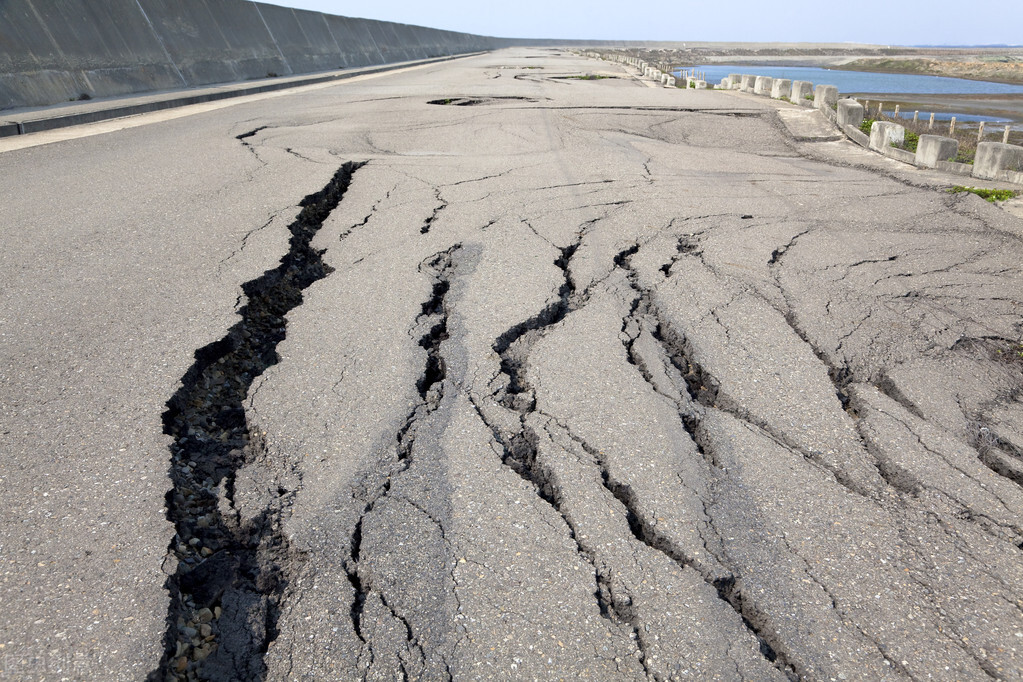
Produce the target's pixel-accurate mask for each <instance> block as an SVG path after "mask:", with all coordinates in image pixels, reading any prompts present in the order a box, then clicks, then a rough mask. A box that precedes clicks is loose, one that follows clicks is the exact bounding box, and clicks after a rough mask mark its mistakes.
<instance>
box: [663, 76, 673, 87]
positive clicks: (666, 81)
mask: <svg viewBox="0 0 1023 682" xmlns="http://www.w3.org/2000/svg"><path fill="white" fill-rule="evenodd" d="M664 87H666V88H673V87H675V77H674V76H665V77H664Z"/></svg>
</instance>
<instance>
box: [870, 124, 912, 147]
mask: <svg viewBox="0 0 1023 682" xmlns="http://www.w3.org/2000/svg"><path fill="white" fill-rule="evenodd" d="M905 139H906V129H905V128H903V127H902V126H900V125H899V124H898V123H892V122H891V121H874V122H873V123H872V124H871V126H870V148H871V149H873V150H874V151H878V152H879V151H882V150H884V149H885V148H886V147H890V146H891V145H892V143H893V142H894V143H895V144H902V143H903V142H904V141H905Z"/></svg>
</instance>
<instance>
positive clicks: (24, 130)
mask: <svg viewBox="0 0 1023 682" xmlns="http://www.w3.org/2000/svg"><path fill="white" fill-rule="evenodd" d="M479 54H484V53H482V52H472V53H468V54H459V55H450V56H446V57H435V58H433V59H423V60H417V61H411V62H397V63H394V64H384V65H381V66H374V67H367V68H361V69H353V70H351V71H344V72H340V73H330V74H327V75H322V74H321V75H314V76H310V77H308V78H298V79H294V78H292V79H288V80H284V81H280V82H274V83H264V84H261V85H253V86H249V87H244V86H242V87H239V88H236V89H230V90H218V91H213V92H203V93H198V94H191V95H188V94H182V95H180V96H177V97H173V96H172V97H169V98H168V99H158V100H151V101H145V102H137V103H134V104H126V105H120V106H117V105H115V106H111V107H110V108H109V109H94V110H91V111H83V112H79V113H67V114H60V115H57V116H52V117H43V118H33V117H31V115H32V114H39V113H42V112H43V111H45V110H37V111H35V112H26V113H27V114H29V115H27V116H25V117H24V118H22V119H21V120H10V122H5V123H2V124H0V137H13V136H15V135H27V134H29V133H38V132H42V131H45V130H54V129H57V128H67V127H70V126H76V125H83V124H86V123H96V122H98V121H107V120H110V119H113V118H123V117H125V116H136V115H138V114H147V113H150V112H153V111H163V110H165V109H176V108H178V107H186V106H189V105H192V104H203V103H205V102H216V101H219V100H223V99H231V98H234V97H244V96H246V95H258V94H261V93H264V92H274V91H276V90H286V89H288V88H297V87H302V86H304V85H316V84H317V83H326V82H330V81H341V80H347V79H349V78H355V77H357V76H366V75H372V74H376V73H384V72H387V71H394V70H397V69H404V68H408V67H410V66H424V65H427V64H436V63H440V62H447V61H452V60H455V59H462V58H465V57H472V56H475V55H479ZM111 104H114V103H113V102H112V103H111Z"/></svg>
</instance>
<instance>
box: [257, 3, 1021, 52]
mask: <svg viewBox="0 0 1023 682" xmlns="http://www.w3.org/2000/svg"><path fill="white" fill-rule="evenodd" d="M270 1H271V2H272V3H273V4H275V5H284V6H287V7H301V8H303V9H313V10H318V11H321V12H327V13H330V14H340V15H342V16H350V17H365V18H369V19H383V20H385V21H397V22H401V23H405V24H419V25H421V26H432V27H435V28H444V29H449V30H454V31H465V32H468V33H477V34H481V35H491V36H502V37H516V38H580V39H601V40H678V41H685V40H695V41H704V40H706V41H742V42H749V41H765V42H856V43H874V44H882V45H889V44H891V45H920V44H943V45H952V44H955V45H977V44H995V43H1006V44H1015V45H1020V44H1023V1H1021V0H968V1H966V2H963V1H961V0H960V1H956V2H953V1H952V0H925V1H923V2H920V1H917V2H907V1H906V0H895V1H894V2H893V1H891V0H858V1H857V2H841V1H840V0H830V1H829V0H780V1H772V0H717V1H714V2H705V3H693V2H682V1H679V0H675V1H672V2H669V1H667V0H640V1H637V0H503V1H502V0H498V1H496V2H494V1H493V0H491V1H487V0H473V1H472V2H470V1H469V0H435V1H434V2H429V1H428V0H373V1H372V2H366V1H361V2H355V1H352V0H270Z"/></svg>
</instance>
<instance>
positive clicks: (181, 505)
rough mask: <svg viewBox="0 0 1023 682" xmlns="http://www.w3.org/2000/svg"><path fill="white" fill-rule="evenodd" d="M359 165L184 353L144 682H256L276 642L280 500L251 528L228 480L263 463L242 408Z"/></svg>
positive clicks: (322, 268)
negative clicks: (217, 674) (225, 315)
mask: <svg viewBox="0 0 1023 682" xmlns="http://www.w3.org/2000/svg"><path fill="white" fill-rule="evenodd" d="M255 132H258V130H257V131H253V132H252V133H251V134H255ZM251 134H247V135H245V137H248V136H251ZM239 139H241V138H239ZM362 165H364V164H363V163H356V162H348V163H345V164H344V165H342V166H341V167H340V168H339V169H338V170H337V172H336V173H335V174H334V176H333V177H332V178H331V179H330V181H329V182H328V183H327V185H326V186H324V187H323V189H321V190H319V191H318V192H316V193H314V194H310V195H308V196H306V197H305V198H304V199H302V201H301V202H300V204H299V205H300V206H301V211H300V212H299V214H298V217H297V218H296V219H295V220H294V222H292V223H291V225H289V226H288V230H289V231H290V232H291V237H290V240H289V249H288V252H287V253H286V254H285V255H284V256H283V257H282V258H281V261H280V264H279V265H278V266H277V267H276V268H274V269H273V270H269V271H267V272H265V273H263V275H261V276H260V277H258V278H256V279H254V280H251V281H249V282H246V283H245V284H243V285H242V290H243V292H244V294H245V297H246V299H247V302H246V303H245V305H244V306H242V308H241V309H240V310H239V311H238V314H239V315H240V316H241V320H240V321H238V322H237V323H236V324H235V325H233V326H232V327H231V328H230V329H229V330H228V332H227V334H225V336H224V337H223V338H221V339H220V340H218V341H215V342H214V343H211V344H209V345H207V346H205V347H203V348H200V349H199V350H197V351H196V352H195V363H194V364H193V365H192V367H191V368H189V370H188V372H187V373H186V374H185V375H184V377H182V380H181V388H179V389H178V391H177V392H176V393H175V394H174V396H173V397H171V399H170V400H169V401H168V402H167V410H166V412H164V414H163V423H164V433H166V434H167V435H168V436H170V437H171V438H172V439H173V442H172V444H171V446H170V459H171V464H170V470H169V475H170V479H171V482H172V488H171V489H170V490H169V491H168V493H167V518H168V520H170V521H171V522H172V523H173V524H174V527H175V531H176V532H175V535H174V538H173V539H172V541H171V544H170V547H169V548H168V559H167V563H166V564H165V566H167V569H168V571H169V572H170V575H169V576H168V578H167V583H166V587H167V590H168V592H169V593H170V597H171V603H170V607H169V609H168V616H167V629H166V632H165V635H164V654H163V657H162V658H161V660H160V662H159V665H158V667H157V668H156V669H155V670H154V671H153V672H152V673H151V674H150V676H149V678H150V680H152V681H153V682H163V681H164V680H166V679H186V677H187V676H189V675H191V676H193V677H194V676H199V677H202V676H203V669H204V667H206V665H207V663H208V661H209V660H211V657H212V659H215V660H216V665H217V666H218V670H220V671H224V670H225V666H226V667H227V668H232V667H233V668H234V670H232V671H231V672H232V673H237V674H239V675H241V676H243V677H251V676H253V675H255V676H257V677H261V676H262V675H263V674H264V673H265V666H264V664H263V662H262V655H263V653H265V651H266V647H267V646H268V645H269V642H271V641H272V640H273V639H274V638H275V637H276V634H277V633H276V623H277V608H278V604H279V600H280V598H281V595H282V593H283V590H284V588H285V586H286V584H287V577H286V575H285V569H284V565H283V564H284V562H285V561H286V559H287V557H288V545H287V540H286V539H285V538H284V536H283V534H282V533H281V531H280V518H279V517H280V514H281V512H282V509H283V508H284V507H286V506H287V505H288V504H289V500H290V496H291V492H290V491H289V490H288V489H287V488H286V487H285V486H283V485H281V486H278V487H277V497H276V499H274V500H272V501H271V502H270V503H268V505H267V507H266V508H264V509H262V510H261V511H260V512H259V513H258V514H256V516H255V517H254V518H252V519H251V520H242V518H241V515H240V514H239V512H238V510H237V509H235V506H234V493H235V491H234V487H235V476H236V473H237V472H238V470H239V469H240V468H242V467H243V466H246V465H247V464H251V463H254V462H256V461H257V460H258V459H260V458H262V457H264V456H265V455H266V452H265V447H264V445H263V443H262V440H261V439H260V438H258V437H256V436H254V435H252V434H250V433H249V428H248V423H247V421H246V416H245V408H244V401H245V400H246V397H247V394H248V390H249V387H250V386H251V385H252V382H253V380H254V379H255V378H256V377H258V376H259V375H260V374H262V373H263V372H264V371H265V370H266V369H267V368H268V367H270V366H272V365H274V364H277V362H279V359H280V358H279V356H278V355H277V351H276V348H277V345H278V344H279V343H280V342H281V341H282V340H283V339H284V338H285V333H286V326H287V321H286V319H285V316H286V315H287V313H288V312H289V311H291V310H292V309H293V308H295V307H296V306H298V305H300V304H301V302H302V296H303V295H302V291H303V290H304V289H305V288H307V287H308V286H309V285H311V284H312V283H313V282H315V281H317V280H319V279H322V278H323V277H326V276H327V275H328V274H329V273H330V272H331V271H332V270H331V268H330V267H329V266H328V265H326V264H325V263H324V262H323V259H322V257H321V256H322V252H320V251H317V250H315V249H313V248H312V247H311V242H312V239H313V237H314V236H315V234H316V233H317V231H318V230H319V229H320V227H321V226H322V225H323V222H324V221H325V220H326V218H327V217H328V216H329V215H330V214H331V212H332V211H333V210H334V209H335V208H337V206H338V204H339V203H340V202H341V200H342V198H343V197H344V195H345V192H346V191H347V190H348V187H349V186H350V184H351V182H352V177H353V174H354V173H355V171H356V170H358V169H359V168H360V167H361V166H362ZM171 569H173V570H171ZM228 597H229V598H228ZM225 599H226V600H227V601H229V602H230V603H229V604H228V603H225ZM225 607H227V608H225ZM247 621H251V622H252V623H255V624H250V622H247ZM218 652H220V655H218ZM239 668H241V669H239Z"/></svg>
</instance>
